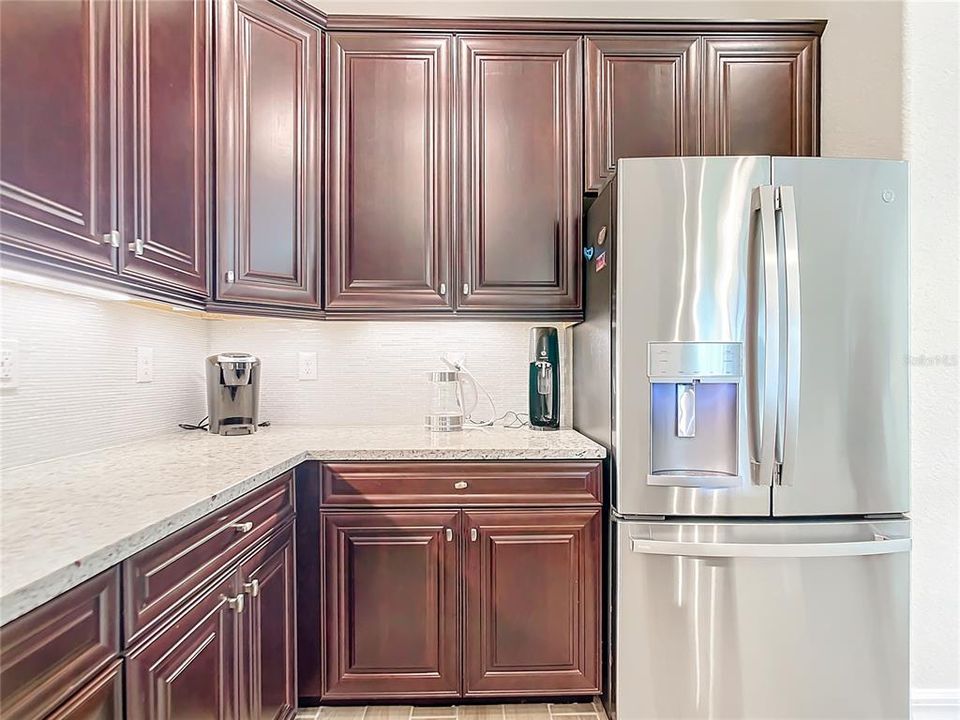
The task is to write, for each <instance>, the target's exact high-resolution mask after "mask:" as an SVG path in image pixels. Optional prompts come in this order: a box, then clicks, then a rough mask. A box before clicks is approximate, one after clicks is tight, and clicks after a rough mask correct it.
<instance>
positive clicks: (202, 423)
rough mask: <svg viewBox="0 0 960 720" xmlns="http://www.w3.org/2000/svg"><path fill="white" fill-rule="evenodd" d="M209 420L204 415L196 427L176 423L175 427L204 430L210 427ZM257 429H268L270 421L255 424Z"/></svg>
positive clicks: (207, 416)
mask: <svg viewBox="0 0 960 720" xmlns="http://www.w3.org/2000/svg"><path fill="white" fill-rule="evenodd" d="M209 418H210V416H209V415H204V416H203V419H202V420H201V421H200V422H198V423H197V424H196V425H191V424H190V423H177V427H180V428H183V429H184V430H206V429H208V428H209V427H210V423H208V422H207V420H208V419H209ZM257 427H270V421H269V420H264V421H263V422H262V423H257Z"/></svg>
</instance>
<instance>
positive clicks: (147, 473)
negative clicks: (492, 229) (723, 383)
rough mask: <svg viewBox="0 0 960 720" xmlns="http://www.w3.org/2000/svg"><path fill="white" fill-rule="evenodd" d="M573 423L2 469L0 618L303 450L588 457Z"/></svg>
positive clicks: (177, 446)
mask: <svg viewBox="0 0 960 720" xmlns="http://www.w3.org/2000/svg"><path fill="white" fill-rule="evenodd" d="M605 454H606V453H605V450H604V448H603V447H602V446H600V445H597V444H596V443H594V442H592V441H591V440H589V439H587V438H586V437H584V436H583V435H581V434H580V433H578V432H576V431H574V430H558V431H555V432H537V431H533V430H529V429H526V428H522V429H505V428H471V429H467V430H464V431H462V432H459V433H447V434H438V433H430V432H427V431H425V430H423V429H422V428H419V427H409V426H407V427H398V426H383V427H377V426H369V427H319V426H317V427H270V428H264V429H262V430H260V431H259V432H258V433H256V434H255V435H252V436H242V437H219V436H216V435H208V434H207V433H204V432H187V431H184V432H182V433H172V434H169V435H164V436H162V437H158V438H155V439H152V440H148V441H144V442H139V443H133V444H130V445H121V446H116V447H112V448H106V449H103V450H97V451H94V452H89V453H83V454H80V455H71V456H68V457H64V458H58V459H56V460H49V461H46V462H42V463H35V464H32V465H24V466H21V467H17V468H11V469H8V470H4V471H2V473H0V624H5V623H7V622H9V621H10V620H13V619H14V618H17V617H19V616H20V615H23V614H25V613H27V612H29V611H30V610H32V609H34V608H36V607H39V606H40V605H42V604H43V603H45V602H47V601H48V600H51V599H53V598H54V597H56V596H58V595H60V594H62V593H64V592H66V591H67V590H69V589H70V588H72V587H75V586H76V585H79V584H80V583H81V582H83V581H84V580H87V579H88V578H91V577H93V576H94V575H97V574H98V573H100V572H103V571H104V570H106V569H108V568H110V567H112V566H113V565H116V564H117V563H119V562H121V561H122V560H124V559H125V558H128V557H130V556H131V555H133V554H134V553H137V552H139V551H140V550H142V549H144V548H146V547H148V546H149V545H151V544H153V543H155V542H157V541H158V540H161V539H163V538H164V537H166V536H167V535H169V534H171V533H173V532H176V531H177V530H179V529H180V528H182V527H185V526H186V525H189V524H190V523H191V522H193V521H194V520H197V519H199V518H201V517H203V516H204V515H206V514H208V513H211V512H213V511H215V510H217V509H218V508H220V507H223V506H224V505H226V504H227V503H229V502H230V501H232V500H234V499H236V498H238V497H240V496H241V495H244V494H245V493H247V492H249V491H250V490H253V489H254V488H256V487H258V486H259V485H261V484H263V483H265V482H267V481H269V480H270V479H272V478H274V477H276V476H278V475H280V474H282V473H284V472H286V471H287V470H290V469H291V468H293V467H296V466H297V465H299V464H300V463H302V462H304V461H305V460H320V461H326V462H333V461H350V460H354V461H364V460H369V461H374V460H380V461H384V460H431V461H433V460H448V461H451V460H452V461H457V460H460V461H471V460H481V461H482V460H586V459H599V458H603V457H604V456H605Z"/></svg>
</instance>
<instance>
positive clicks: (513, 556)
mask: <svg viewBox="0 0 960 720" xmlns="http://www.w3.org/2000/svg"><path fill="white" fill-rule="evenodd" d="M463 515H464V532H465V534H467V535H468V537H469V540H468V541H467V542H466V545H465V547H466V556H465V570H464V577H465V585H466V594H465V605H464V607H465V620H464V637H465V643H466V644H465V647H464V662H463V667H464V695H465V696H467V697H475V696H484V695H501V696H502V695H555V694H582V695H592V694H595V693H597V692H599V688H600V667H599V666H600V662H599V660H600V653H599V647H598V643H599V638H600V613H599V602H600V563H599V558H600V515H601V511H600V510H599V509H597V510H554V511H549V510H542V511H534V510H527V511H474V510H465V511H464V512H463Z"/></svg>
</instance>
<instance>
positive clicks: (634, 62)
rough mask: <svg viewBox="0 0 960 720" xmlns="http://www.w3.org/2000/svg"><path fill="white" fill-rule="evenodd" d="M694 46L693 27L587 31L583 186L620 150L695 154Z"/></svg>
mask: <svg viewBox="0 0 960 720" xmlns="http://www.w3.org/2000/svg"><path fill="white" fill-rule="evenodd" d="M699 52H700V41H699V38H698V37H697V36H696V35H663V36H657V35H634V36H617V35H614V36H604V35H597V36H594V37H588V38H586V61H585V63H586V64H585V66H586V77H585V79H584V83H585V85H586V87H585V95H584V98H585V100H584V113H585V114H586V142H585V144H586V147H585V158H586V161H585V167H584V170H585V177H584V183H585V188H586V190H587V191H588V192H596V191H599V190H600V188H601V186H602V185H603V182H604V181H605V180H606V179H607V178H608V177H610V176H611V175H612V174H613V172H614V170H615V169H616V164H617V160H618V159H619V158H622V157H668V156H671V155H699V154H700V75H699V63H698V55H699Z"/></svg>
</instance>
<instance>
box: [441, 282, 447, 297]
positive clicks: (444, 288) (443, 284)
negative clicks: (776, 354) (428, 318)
mask: <svg viewBox="0 0 960 720" xmlns="http://www.w3.org/2000/svg"><path fill="white" fill-rule="evenodd" d="M440 294H441V295H446V294H447V284H446V283H440Z"/></svg>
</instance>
